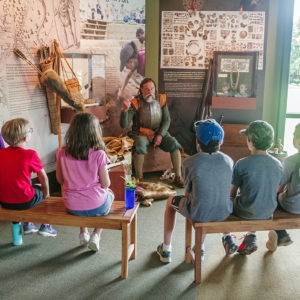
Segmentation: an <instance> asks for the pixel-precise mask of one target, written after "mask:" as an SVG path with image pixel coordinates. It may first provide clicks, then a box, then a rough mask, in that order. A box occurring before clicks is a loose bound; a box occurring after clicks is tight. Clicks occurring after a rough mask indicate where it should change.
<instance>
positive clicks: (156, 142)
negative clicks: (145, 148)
mask: <svg viewBox="0 0 300 300" xmlns="http://www.w3.org/2000/svg"><path fill="white" fill-rule="evenodd" d="M161 141H162V136H161V135H157V136H156V137H155V138H154V141H153V145H154V147H157V146H159V145H160V143H161Z"/></svg>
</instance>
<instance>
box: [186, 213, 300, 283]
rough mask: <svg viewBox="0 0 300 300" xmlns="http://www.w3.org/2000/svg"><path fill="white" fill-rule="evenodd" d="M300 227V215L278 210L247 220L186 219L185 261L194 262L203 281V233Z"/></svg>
mask: <svg viewBox="0 0 300 300" xmlns="http://www.w3.org/2000/svg"><path fill="white" fill-rule="evenodd" d="M192 228H194V230H195V252H194V251H193V250H192V245H191V243H192ZM298 228H300V215H293V214H290V213H287V212H283V211H279V210H276V211H275V212H274V215H273V218H272V219H267V220H245V219H242V218H239V217H237V216H235V215H230V216H229V217H228V218H227V219H226V220H225V221H223V222H208V223H197V222H195V223H193V222H192V221H191V220H189V219H186V226H185V262H186V263H191V262H192V263H193V264H194V278H195V282H196V283H200V282H201V247H202V234H207V233H223V232H244V231H245V232H247V231H264V230H280V229H298Z"/></svg>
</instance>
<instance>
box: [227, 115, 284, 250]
mask: <svg viewBox="0 0 300 300" xmlns="http://www.w3.org/2000/svg"><path fill="white" fill-rule="evenodd" d="M240 133H242V134H244V135H245V136H246V137H247V146H248V149H249V151H250V156H248V157H245V158H242V159H240V160H239V161H238V162H237V163H236V165H235V166H234V169H233V176H232V184H231V191H230V196H231V198H232V199H233V212H234V214H235V215H237V216H239V217H241V218H244V219H249V220H259V219H268V218H270V217H272V215H273V212H274V210H275V209H276V207H277V190H278V187H279V186H280V184H281V183H282V166H281V163H280V162H279V160H277V159H276V158H275V157H273V156H271V155H269V154H268V153H267V150H268V149H269V148H270V147H271V146H272V144H273V139H274V130H273V127H272V126H271V125H270V124H269V123H267V122H265V121H261V120H257V121H253V122H251V123H250V124H249V127H248V128H247V129H243V130H241V131H240ZM222 242H223V245H224V248H225V252H226V254H227V255H229V254H232V253H234V252H235V251H236V250H237V251H238V253H239V254H243V255H249V254H251V253H253V252H254V251H256V250H257V245H256V235H255V232H248V233H247V234H246V236H245V238H244V240H243V242H242V244H241V245H240V246H239V247H237V245H236V244H235V242H234V239H233V238H232V236H231V235H230V234H229V233H227V234H225V233H224V235H223V238H222Z"/></svg>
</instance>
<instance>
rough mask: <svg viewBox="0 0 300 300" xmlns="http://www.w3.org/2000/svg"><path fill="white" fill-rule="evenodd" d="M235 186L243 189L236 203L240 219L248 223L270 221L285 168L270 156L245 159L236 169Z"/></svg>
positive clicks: (255, 156)
mask: <svg viewBox="0 0 300 300" xmlns="http://www.w3.org/2000/svg"><path fill="white" fill-rule="evenodd" d="M232 184H233V185H235V186H236V187H239V188H240V194H239V195H238V196H237V197H236V198H235V199H234V202H233V211H234V213H235V214H236V215H238V216H240V217H242V218H245V219H254V220H255V219H256V220H258V219H268V218H270V217H271V216H272V214H273V212H274V210H275V209H276V207H277V191H278V187H279V185H280V184H282V165H281V163H280V161H279V160H278V159H276V158H275V157H273V156H271V155H268V154H262V155H250V156H248V157H245V158H242V159H240V160H239V161H238V162H237V163H236V165H235V167H234V169H233V176H232Z"/></svg>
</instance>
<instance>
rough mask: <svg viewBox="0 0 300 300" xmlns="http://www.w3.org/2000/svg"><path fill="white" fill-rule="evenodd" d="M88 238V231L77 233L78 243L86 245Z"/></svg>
mask: <svg viewBox="0 0 300 300" xmlns="http://www.w3.org/2000/svg"><path fill="white" fill-rule="evenodd" d="M89 240H90V234H89V233H88V232H81V233H80V234H79V244H80V245H86V244H87V243H88V242H89Z"/></svg>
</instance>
